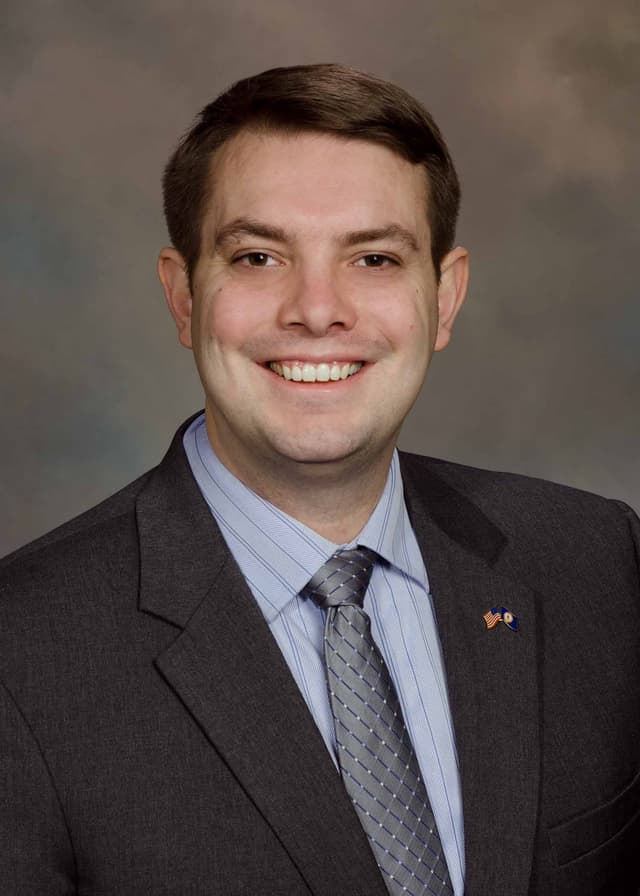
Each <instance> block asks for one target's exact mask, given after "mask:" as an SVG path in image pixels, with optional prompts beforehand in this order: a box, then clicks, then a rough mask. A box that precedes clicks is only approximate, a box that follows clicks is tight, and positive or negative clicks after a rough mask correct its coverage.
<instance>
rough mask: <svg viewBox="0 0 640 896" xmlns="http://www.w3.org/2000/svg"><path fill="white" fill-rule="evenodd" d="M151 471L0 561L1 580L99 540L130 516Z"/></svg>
mask: <svg viewBox="0 0 640 896" xmlns="http://www.w3.org/2000/svg"><path fill="white" fill-rule="evenodd" d="M152 473H153V470H150V471H149V472H147V473H144V474H143V475H142V476H139V477H138V478H137V479H135V480H134V481H133V482H130V483H129V484H128V485H126V486H124V488H122V489H120V490H119V491H117V492H116V493H115V494H113V495H110V496H109V497H108V498H105V500H104V501H101V502H100V503H99V504H96V505H95V507H91V508H90V509H89V510H85V511H84V512H83V513H81V514H79V515H78V516H76V517H74V518H73V519H71V520H68V521H67V522H65V523H62V525H60V526H57V527H56V528H55V529H52V530H51V531H50V532H47V533H45V534H44V535H41V536H40V537H39V538H36V539H35V540H34V541H31V542H29V543H28V544H25V545H23V546H22V547H20V548H18V549H17V550H15V551H13V552H12V553H11V554H8V555H7V556H6V557H3V558H2V559H0V580H1V579H5V580H6V579H7V578H12V577H13V575H14V574H16V573H19V570H20V569H22V568H25V567H30V568H32V569H33V568H34V567H36V566H38V565H39V564H40V563H44V564H45V565H46V564H47V559H48V558H52V557H55V556H56V555H58V556H63V555H65V554H67V553H69V552H73V550H74V547H77V546H79V545H80V544H81V543H82V542H85V543H87V542H90V541H92V540H93V541H95V540H100V538H101V536H103V535H104V534H106V532H107V531H108V530H110V529H111V527H112V524H113V522H114V521H115V520H118V519H120V518H122V517H123V516H126V515H127V514H132V513H133V511H134V508H135V502H136V498H137V497H138V495H139V494H140V492H141V491H142V490H143V488H144V487H145V485H146V483H147V481H148V479H149V477H150V476H151V474H152Z"/></svg>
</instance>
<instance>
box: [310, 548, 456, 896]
mask: <svg viewBox="0 0 640 896" xmlns="http://www.w3.org/2000/svg"><path fill="white" fill-rule="evenodd" d="M377 559H378V556H377V554H376V553H375V552H374V551H371V550H369V549H368V548H364V547H358V548H356V549H354V550H343V551H338V552H337V553H336V554H334V555H333V557H331V558H330V559H329V560H328V561H327V562H326V563H325V564H324V566H323V567H321V569H319V570H318V572H317V573H316V574H315V576H314V577H313V578H312V579H311V581H310V582H309V583H308V584H307V586H306V588H305V589H304V590H303V592H302V594H303V595H304V596H305V597H310V598H311V599H312V600H313V601H315V603H316V604H318V606H320V607H322V608H323V609H324V610H326V624H325V633H324V649H325V662H326V667H327V681H328V686H329V697H330V701H331V708H332V710H333V716H334V721H335V730H336V740H337V744H338V759H339V762H340V769H341V771H342V779H343V781H344V784H345V787H346V789H347V792H348V794H349V796H350V797H351V800H352V802H353V804H354V806H355V808H356V811H357V813H358V817H359V819H360V822H361V824H362V827H363V828H364V830H365V833H366V835H367V837H368V838H369V841H370V843H371V848H372V850H373V853H374V855H375V857H376V861H377V862H378V865H379V867H380V870H381V871H382V874H383V876H384V880H385V883H386V885H387V889H388V891H389V893H391V894H392V896H401V894H409V896H418V894H426V893H432V894H437V896H445V894H447V896H452V894H453V888H452V886H451V880H450V878H449V872H448V870H447V865H446V860H445V857H444V853H443V850H442V844H441V842H440V837H439V836H438V831H437V828H436V823H435V819H434V817H433V812H432V811H431V806H430V805H429V798H428V796H427V792H426V789H425V786H424V782H423V781H422V777H421V775H420V769H419V768H418V763H417V760H416V757H415V753H414V752H413V747H412V745H411V740H410V738H409V733H408V731H407V729H406V727H405V724H404V720H403V718H402V711H401V709H400V704H399V702H398V697H397V694H396V691H395V688H394V686H393V682H392V681H391V676H390V675H389V671H388V669H387V666H386V664H385V661H384V659H383V658H382V656H381V654H380V651H379V650H378V648H377V647H376V644H375V642H374V640H373V638H372V637H371V624H370V620H369V617H368V616H367V614H366V613H365V612H364V610H363V609H362V602H363V600H364V595H365V592H366V590H367V587H368V585H369V579H370V578H371V572H372V570H373V567H374V564H375V563H376V560H377Z"/></svg>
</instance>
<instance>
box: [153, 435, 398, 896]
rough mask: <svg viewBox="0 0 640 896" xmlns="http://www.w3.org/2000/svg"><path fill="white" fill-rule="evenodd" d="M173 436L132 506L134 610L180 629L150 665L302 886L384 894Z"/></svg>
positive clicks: (310, 724) (331, 895)
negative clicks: (136, 542)
mask: <svg viewBox="0 0 640 896" xmlns="http://www.w3.org/2000/svg"><path fill="white" fill-rule="evenodd" d="M181 437H182V433H181V432H180V433H178V436H177V437H176V440H174V445H173V446H172V448H171V449H170V451H169V455H168V456H167V458H166V459H165V461H164V462H163V464H162V465H161V466H160V467H159V468H158V470H157V471H156V472H155V474H154V476H153V477H152V479H151V481H150V482H149V485H148V486H147V488H146V490H145V492H143V493H142V494H141V495H140V497H139V499H138V507H137V516H138V529H139V536H140V551H141V581H140V609H141V610H142V611H143V612H147V613H152V614H153V615H155V616H160V617H162V618H164V619H166V620H167V621H168V622H170V623H171V624H172V625H174V626H176V627H177V628H179V629H182V631H181V633H180V634H179V635H178V637H177V638H176V640H175V641H174V642H173V643H172V644H171V646H169V647H168V649H166V650H165V651H164V652H163V653H162V654H161V655H160V656H159V657H158V658H157V660H156V666H157V668H158V670H159V671H160V673H161V674H162V676H163V677H164V679H165V680H166V682H167V683H168V685H169V686H170V687H171V688H172V689H173V690H174V691H175V693H176V694H177V695H178V697H179V698H180V700H181V701H182V703H183V704H184V706H185V708H186V710H187V711H188V712H190V713H191V714H192V715H193V717H194V718H195V719H196V721H197V722H198V724H199V725H200V727H201V728H202V730H203V731H204V733H205V734H206V736H207V737H208V739H209V740H210V741H211V743H212V745H213V747H215V749H216V751H217V752H218V754H219V755H220V757H221V758H222V759H223V761H224V762H226V763H227V765H228V766H229V768H230V769H231V771H232V772H233V774H234V776H235V777H236V779H237V780H238V782H239V783H240V785H241V786H242V787H243V788H244V789H245V791H246V793H247V794H248V796H249V797H250V798H251V799H252V800H253V802H254V804H255V805H256V807H257V808H258V810H259V811H260V813H261V814H262V816H263V817H264V819H265V820H266V822H267V823H268V824H269V825H270V826H271V827H272V829H273V831H274V832H275V834H276V836H277V837H278V839H279V840H280V842H281V843H282V845H283V847H284V848H285V849H286V850H287V852H288V853H289V855H290V857H291V859H292V861H293V862H294V864H295V865H296V867H297V868H298V870H299V872H300V874H301V876H302V878H303V879H304V880H305V882H306V884H307V886H308V887H309V889H310V891H311V892H312V893H314V894H318V896H322V894H324V896H335V893H341V892H344V893H347V892H353V893H356V892H366V893H367V894H372V896H376V894H377V896H385V894H386V888H385V886H384V883H383V882H382V878H381V877H380V873H379V871H378V869H377V866H376V863H375V860H374V858H373V855H372V853H371V850H370V848H369V846H368V843H367V841H366V838H365V835H364V832H363V830H362V828H361V826H360V824H359V822H358V820H357V817H356V815H355V812H354V811H353V809H352V807H351V803H350V801H349V799H348V797H347V795H346V792H345V790H344V787H343V785H342V782H341V779H340V776H339V774H338V773H337V771H336V769H335V767H334V765H333V763H332V762H331V759H330V758H329V755H328V753H327V750H326V747H325V744H324V741H323V740H322V738H321V736H320V734H319V732H318V729H317V727H316V725H315V723H314V721H313V719H312V717H311V715H310V713H309V711H308V709H307V706H306V704H305V702H304V700H303V698H302V696H301V694H300V692H299V690H298V688H297V686H296V684H295V682H294V680H293V678H292V676H291V674H290V672H289V669H288V667H287V665H286V662H285V660H284V658H283V656H282V654H281V652H280V650H279V648H278V646H277V644H276V642H275V641H274V639H273V636H272V635H271V632H270V631H269V628H268V626H267V624H266V622H265V621H264V619H263V617H262V614H261V613H260V611H259V609H258V607H257V606H256V603H255V601H254V599H253V597H252V596H251V594H250V592H249V590H248V588H247V586H246V583H245V581H244V578H243V577H242V575H241V573H240V571H239V570H238V568H237V566H236V564H235V562H234V561H233V559H232V558H231V556H230V554H229V551H228V549H227V548H226V545H225V544H224V540H223V538H222V536H221V534H220V531H219V530H218V528H217V526H216V525H215V523H214V521H213V519H212V517H211V515H210V512H209V509H208V508H207V507H206V504H205V503H204V501H203V499H202V497H201V495H200V492H199V490H198V488H197V485H196V484H195V482H194V480H193V478H192V476H191V472H190V470H189V468H188V465H187V463H186V460H185V458H184V455H183V452H182V447H181ZM178 438H179V440H180V442H178ZM328 857H330V859H328Z"/></svg>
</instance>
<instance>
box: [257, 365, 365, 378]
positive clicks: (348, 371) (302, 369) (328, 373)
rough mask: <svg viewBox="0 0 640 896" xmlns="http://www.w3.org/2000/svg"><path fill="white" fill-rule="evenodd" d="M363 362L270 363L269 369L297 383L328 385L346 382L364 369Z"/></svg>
mask: <svg viewBox="0 0 640 896" xmlns="http://www.w3.org/2000/svg"><path fill="white" fill-rule="evenodd" d="M362 364H363V362H362V361H345V362H339V361H332V362H331V363H329V364H325V363H322V364H309V363H308V362H307V361H269V364H268V367H269V368H270V369H271V370H273V372H274V373H277V374H278V376H281V377H284V379H285V380H293V381H294V382H296V383H328V382H337V381H338V380H346V379H347V378H348V377H350V376H353V374H354V373H357V372H358V371H359V370H360V368H361V367H362Z"/></svg>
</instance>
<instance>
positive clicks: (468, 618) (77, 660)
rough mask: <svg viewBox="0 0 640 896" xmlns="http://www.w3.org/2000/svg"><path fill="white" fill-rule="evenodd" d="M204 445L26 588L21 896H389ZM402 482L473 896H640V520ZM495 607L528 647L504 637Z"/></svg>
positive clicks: (13, 757)
mask: <svg viewBox="0 0 640 896" xmlns="http://www.w3.org/2000/svg"><path fill="white" fill-rule="evenodd" d="M182 431H183V430H181V431H180V432H179V433H178V435H177V436H176V439H175V440H174V442H173V444H172V446H171V448H170V450H169V453H168V454H167V456H166V458H165V459H164V460H163V462H162V463H161V464H160V466H159V467H157V468H156V469H155V470H153V471H152V472H151V473H149V474H147V475H145V476H143V477H142V478H140V479H138V480H137V481H136V482H134V483H133V484H131V485H130V486H128V487H127V488H126V489H124V490H123V491H122V492H120V493H118V494H117V495H115V496H113V497H112V498H110V499H108V500H107V501H106V502H104V503H103V504H101V505H100V506H99V507H97V508H95V509H94V510H91V511H89V512H88V513H86V514H84V515H83V516H81V517H79V518H78V519H76V520H74V521H72V522H71V523H68V524H66V525H65V526H63V527H61V528H60V529H58V530H56V531H55V532H53V533H51V534H50V535H48V536H45V537H44V538H43V539H40V540H39V541H38V542H35V543H34V544H32V545H28V546H27V547H26V548H23V549H21V550H20V551H18V552H17V553H16V554H14V555H13V556H12V557H9V558H7V559H6V560H5V561H4V563H3V565H2V570H1V573H0V589H1V592H0V681H1V682H2V687H1V688H0V694H1V702H0V726H1V727H0V730H1V742H0V893H1V894H2V896H45V894H46V896H59V894H60V896H61V894H72V893H73V894H91V896H107V894H109V896H144V894H153V896H160V894H176V896H177V894H180V896H190V894H193V896H196V894H220V896H230V894H240V893H243V894H257V893H260V894H286V896H302V894H306V896H308V894H314V896H343V894H344V896H385V893H386V891H385V888H384V885H383V883H382V880H381V878H380V875H379V873H378V871H377V868H376V865H375V862H374V860H373V857H372V854H371V852H370V850H369V847H368V845H367V842H366V840H365V837H364V834H363V832H362V830H361V828H360V825H359V823H358V821H357V818H356V816H355V814H354V812H353V810H352V808H351V806H350V803H349V800H348V798H347V797H346V794H345V792H344V789H343V787H342V784H341V782H340V779H339V776H338V774H337V773H336V771H335V768H334V766H333V764H332V762H331V760H330V758H329V756H328V754H327V752H326V748H325V746H324V743H323V741H322V739H321V737H320V735H319V733H318V731H317V728H316V726H315V724H314V722H313V720H312V718H311V716H310V714H309V712H308V710H307V708H306V705H305V703H304V701H303V699H302V697H301V695H300V693H299V691H298V689H297V687H296V685H295V683H294V681H293V679H292V677H291V675H290V674H289V671H288V668H287V666H286V664H285V662H284V660H283V658H282V655H281V654H280V651H279V649H278V647H277V645H276V643H275V641H274V640H273V638H272V636H271V634H270V632H269V630H268V628H267V626H266V623H265V622H264V620H263V618H262V616H261V614H260V612H259V610H258V609H257V608H256V605H255V603H254V601H253V599H252V597H251V595H250V593H249V591H248V589H247V587H246V584H245V582H244V580H243V578H242V576H241V574H240V573H239V571H238V569H237V567H236V565H235V563H234V561H233V559H232V558H231V557H230V555H229V552H228V550H227V548H226V546H225V544H224V541H223V539H222V536H221V534H220V532H219V531H218V529H217V527H216V525H215V523H214V522H213V520H212V518H211V515H210V513H209V510H208V508H207V507H206V505H205V503H204V501H203V500H202V498H201V496H200V493H199V491H198V488H197V486H196V484H195V482H194V480H193V478H192V475H191V472H190V470H189V467H188V464H187V461H186V458H185V456H184V452H183V449H182V443H181V437H182ZM402 472H403V480H404V483H405V492H406V498H407V504H408V507H409V513H410V516H411V519H412V523H413V526H414V528H415V531H416V534H417V537H418V542H419V544H420V545H421V548H422V550H423V552H424V556H425V559H426V563H427V569H428V572H429V580H430V583H431V586H432V592H433V597H434V601H435V605H436V611H437V617H438V625H439V629H440V636H441V639H442V647H443V651H444V657H445V665H446V670H447V677H448V684H449V692H450V700H451V707H452V712H453V719H454V725H455V731H456V738H457V744H458V751H459V756H460V768H461V777H462V791H463V802H464V822H465V840H466V865H467V889H466V893H467V896H526V894H536V896H596V894H598V896H605V894H606V896H615V894H635V893H637V892H638V888H639V884H638V882H639V880H640V584H639V563H638V551H639V548H638V545H639V543H640V534H639V526H638V520H637V518H636V517H635V516H634V515H633V514H632V512H631V511H629V510H628V509H627V508H625V507H624V506H623V505H620V504H618V503H616V502H611V501H606V500H604V499H601V498H596V497H594V496H592V495H588V494H584V493H581V492H576V491H573V490H570V489H565V488H561V487H558V486H554V485H550V484H548V483H544V482H540V481H536V480H531V479H526V478H523V477H518V476H510V475H505V474H498V473H490V472H486V471H479V470H474V469H471V468H467V467H461V466H458V465H455V464H449V463H445V462H442V461H435V460H428V459H425V458H421V457H416V456H411V455H404V456H403V457H402ZM634 545H635V546H634ZM496 605H498V606H506V607H508V608H509V609H511V610H512V611H513V612H514V613H516V614H517V615H518V617H519V620H520V630H519V631H518V632H512V631H510V630H509V629H508V628H507V627H506V626H504V625H502V624H501V625H499V626H498V627H497V628H495V629H493V630H491V631H489V630H487V628H486V626H485V623H484V620H483V614H484V613H485V612H486V611H487V610H488V609H489V608H490V607H492V606H496Z"/></svg>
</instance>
